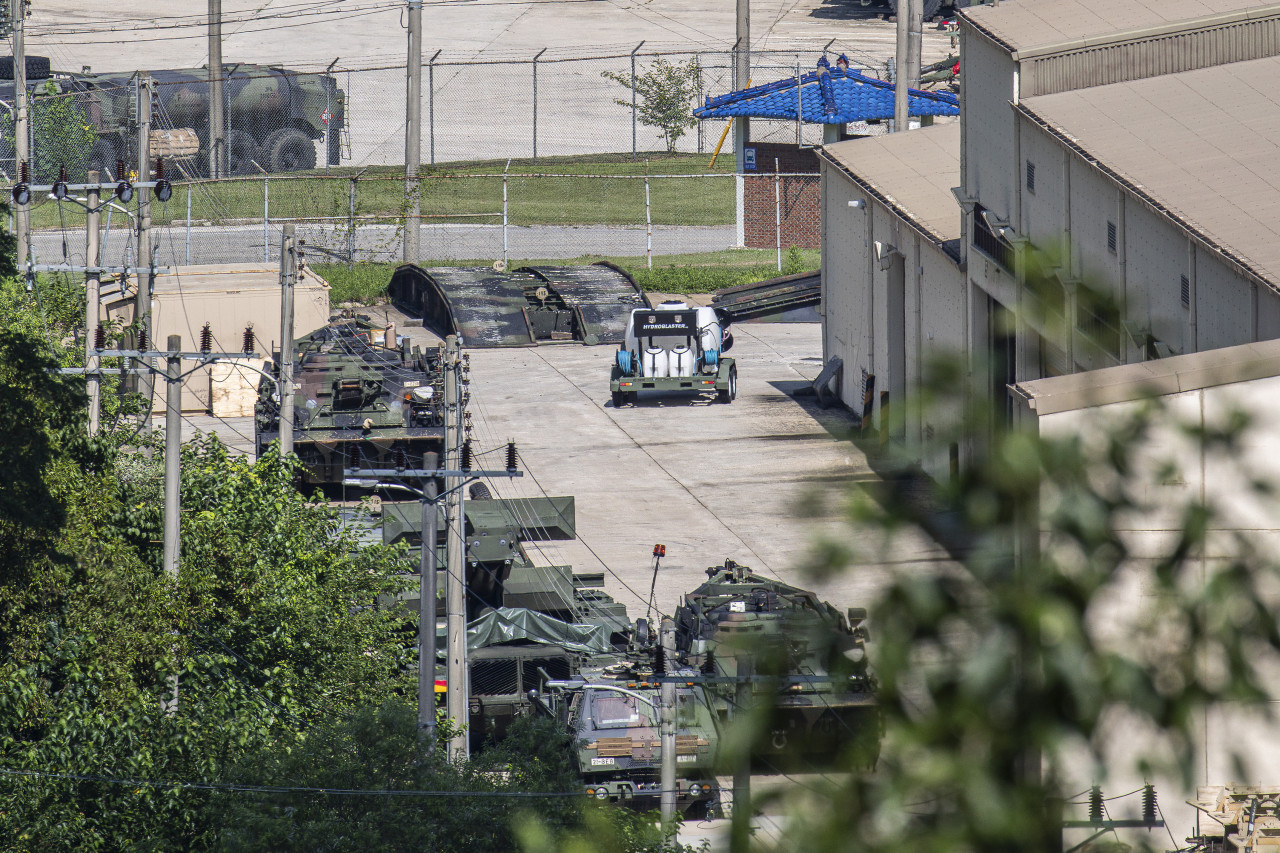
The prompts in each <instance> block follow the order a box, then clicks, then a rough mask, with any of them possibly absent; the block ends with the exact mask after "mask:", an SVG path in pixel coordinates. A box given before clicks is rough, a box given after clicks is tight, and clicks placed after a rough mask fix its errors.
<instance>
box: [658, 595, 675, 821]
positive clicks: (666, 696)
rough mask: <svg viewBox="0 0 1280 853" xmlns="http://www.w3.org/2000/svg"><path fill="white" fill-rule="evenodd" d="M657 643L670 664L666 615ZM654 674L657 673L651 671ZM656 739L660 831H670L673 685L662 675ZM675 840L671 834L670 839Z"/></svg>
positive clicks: (670, 628)
mask: <svg viewBox="0 0 1280 853" xmlns="http://www.w3.org/2000/svg"><path fill="white" fill-rule="evenodd" d="M658 643H659V645H661V646H662V657H663V660H664V661H666V662H667V666H668V671H667V672H665V673H662V675H664V676H665V675H669V673H670V666H671V665H672V664H673V663H674V662H675V659H676V649H675V625H674V623H673V622H672V621H671V620H670V619H669V618H667V617H665V616H664V617H663V618H662V621H661V622H660V623H659V628H658ZM655 674H657V673H655ZM658 695H659V709H658V714H659V720H658V723H659V726H660V728H659V739H660V742H661V746H662V772H661V780H662V793H661V795H660V797H659V800H658V802H659V805H660V806H661V814H662V828H663V831H664V832H671V833H674V832H675V830H676V684H675V682H674V681H672V680H671V679H670V678H663V680H662V686H661V687H660V688H659V694H658ZM671 840H672V841H675V837H674V834H673V835H672V838H671Z"/></svg>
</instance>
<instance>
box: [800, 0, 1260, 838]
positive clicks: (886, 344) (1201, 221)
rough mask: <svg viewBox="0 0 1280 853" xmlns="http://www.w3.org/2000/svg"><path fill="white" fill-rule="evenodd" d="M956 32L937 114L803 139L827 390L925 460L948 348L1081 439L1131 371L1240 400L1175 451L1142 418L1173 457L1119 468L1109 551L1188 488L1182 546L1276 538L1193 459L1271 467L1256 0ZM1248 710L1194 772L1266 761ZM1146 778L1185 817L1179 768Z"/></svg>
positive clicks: (1193, 407)
mask: <svg viewBox="0 0 1280 853" xmlns="http://www.w3.org/2000/svg"><path fill="white" fill-rule="evenodd" d="M960 45H961V81H962V93H961V118H960V125H959V126H958V127H936V128H930V129H924V130H920V131H910V132H907V133H900V134H894V135H891V136H889V137H882V138H877V139H866V140H852V141H848V142H842V143H838V144H832V145H827V146H825V147H824V148H823V149H822V152H821V160H822V181H823V187H822V195H823V206H824V210H823V213H824V216H823V224H824V232H823V269H822V287H823V312H824V317H823V322H824V331H823V345H824V357H825V359H827V360H828V361H830V360H832V359H834V358H839V359H840V360H841V362H842V364H843V376H842V379H841V380H840V382H839V387H838V388H837V389H836V390H837V392H838V393H839V395H840V397H841V399H842V400H843V402H844V403H845V404H846V405H848V406H849V407H850V408H851V409H853V410H854V411H855V412H859V413H862V414H863V415H864V429H877V430H879V431H880V433H881V435H882V436H883V437H884V438H886V440H889V441H892V442H894V443H895V444H896V445H897V446H898V447H899V448H900V449H903V450H905V451H906V455H907V456H908V458H913V459H914V460H916V461H918V462H919V463H920V464H921V465H922V466H923V467H924V469H925V470H926V471H927V472H929V473H930V474H931V475H932V476H934V477H935V478H938V479H944V478H946V477H947V476H948V475H949V472H950V465H951V464H952V463H953V460H954V459H955V458H956V457H958V456H963V455H964V454H967V453H971V452H974V451H980V450H981V448H980V447H975V446H968V447H963V446H958V445H951V446H942V447H938V446H935V445H936V444H937V442H935V441H934V440H933V439H934V435H935V433H937V434H939V435H941V431H942V429H943V428H945V427H947V426H948V424H947V423H946V420H947V419H948V418H949V417H952V416H953V414H954V413H951V412H949V411H942V412H939V411H937V410H932V411H925V410H922V409H912V408H909V407H908V405H906V402H907V401H909V400H910V399H911V398H912V397H913V396H915V392H917V391H920V390H922V385H923V378H924V375H925V373H924V371H925V366H926V365H927V364H928V363H929V361H930V358H931V356H934V355H947V354H950V356H951V357H952V358H953V359H960V364H961V365H962V366H967V368H968V373H969V376H970V379H971V380H972V387H973V388H974V389H976V390H975V392H974V393H975V394H976V395H978V397H979V399H977V400H976V401H975V402H977V403H978V404H980V406H982V407H983V408H984V410H986V411H990V412H994V413H997V417H1003V418H1007V419H1008V420H1010V421H1015V420H1016V421H1018V422H1019V423H1025V424H1028V425H1030V426H1032V427H1034V428H1036V429H1038V430H1039V431H1040V432H1041V433H1042V434H1046V435H1072V436H1076V435H1078V436H1081V437H1083V438H1085V439H1086V440H1088V438H1089V437H1090V436H1094V437H1096V436H1097V435H1099V434H1100V427H1101V426H1102V425H1105V424H1106V423H1108V422H1110V421H1111V419H1113V418H1117V417H1123V416H1124V414H1125V413H1126V412H1129V411H1132V410H1133V409H1134V408H1135V407H1138V406H1141V405H1144V404H1145V401H1146V399H1147V398H1148V397H1149V395H1151V394H1153V393H1154V394H1155V395H1156V396H1157V397H1160V398H1162V399H1163V401H1164V403H1165V404H1166V405H1167V407H1168V408H1167V411H1169V412H1172V413H1175V414H1181V415H1183V416H1185V417H1186V418H1187V419H1188V420H1189V421H1190V422H1191V423H1197V422H1198V423H1200V424H1201V425H1205V426H1211V425H1213V424H1215V423H1221V422H1223V418H1224V417H1225V414H1226V413H1227V412H1228V411H1229V410H1230V409H1231V408H1232V407H1236V408H1239V409H1243V410H1245V411H1247V412H1250V413H1251V414H1252V415H1253V416H1254V419H1255V424H1259V425H1261V428H1260V429H1255V430H1254V431H1253V433H1251V434H1249V436H1248V442H1249V443H1248V444H1247V445H1246V446H1245V447H1244V448H1243V449H1242V451H1241V452H1240V454H1239V455H1238V458H1237V457H1232V458H1229V459H1226V460H1212V459H1208V458H1207V457H1206V456H1205V455H1203V454H1198V453H1193V452H1192V449H1191V448H1190V446H1189V445H1187V444H1186V442H1185V435H1182V436H1181V437H1179V434H1178V433H1177V430H1176V429H1175V428H1174V427H1172V426H1170V427H1169V428H1168V429H1166V428H1165V426H1164V425H1157V428H1156V429H1154V430H1153V432H1152V434H1151V435H1148V436H1146V438H1145V441H1146V442H1147V445H1144V446H1143V452H1144V453H1145V454H1146V455H1145V456H1144V458H1145V459H1149V460H1155V459H1159V458H1165V457H1172V458H1175V459H1177V461H1178V462H1179V463H1180V466H1181V467H1182V469H1183V472H1182V479H1178V480H1176V481H1175V480H1161V479H1160V478H1159V477H1157V476H1156V474H1157V467H1156V464H1155V462H1151V464H1150V468H1149V470H1144V471H1139V472H1135V473H1134V474H1133V476H1134V477H1135V479H1136V480H1139V481H1141V483H1143V484H1145V486H1146V487H1148V491H1147V494H1148V495H1149V497H1150V499H1151V501H1152V504H1153V506H1154V507H1155V509H1154V510H1152V512H1150V513H1149V514H1148V515H1146V516H1145V517H1141V518H1133V519H1129V520H1128V524H1129V526H1130V527H1131V529H1126V531H1125V536H1126V543H1127V544H1128V543H1131V545H1132V547H1131V549H1130V555H1129V558H1128V560H1129V561H1130V562H1132V563H1133V564H1134V565H1135V566H1141V565H1142V563H1143V561H1144V560H1146V559H1148V558H1149V557H1150V556H1151V555H1154V554H1157V553H1158V552H1159V549H1160V548H1161V547H1163V545H1162V543H1167V542H1168V540H1169V537H1170V536H1171V535H1172V533H1173V526H1172V525H1173V521H1171V518H1170V515H1171V513H1169V512H1163V513H1162V512H1161V510H1160V507H1161V506H1164V505H1165V502H1168V504H1167V505H1168V506H1172V505H1173V504H1174V502H1176V501H1177V500H1178V499H1179V497H1183V498H1185V497H1186V496H1187V495H1188V494H1191V493H1192V492H1194V491H1195V490H1199V491H1198V492H1196V493H1197V494H1199V495H1203V496H1205V497H1209V498H1215V497H1216V498H1218V499H1219V500H1220V503H1222V504H1223V505H1224V506H1223V507H1222V509H1223V510H1224V516H1223V517H1222V524H1221V529H1215V530H1214V531H1211V532H1210V536H1209V545H1207V546H1206V548H1205V554H1204V555H1203V560H1204V561H1205V563H1206V564H1208V563H1210V562H1213V561H1216V560H1225V559H1227V558H1228V557H1229V554H1228V553H1227V551H1224V550H1221V548H1220V547H1219V546H1220V545H1222V543H1225V542H1227V541H1228V540H1229V539H1230V537H1232V536H1234V535H1236V534H1240V533H1248V534H1249V535H1251V536H1254V537H1256V538H1257V539H1259V540H1260V541H1262V542H1263V543H1274V542H1275V541H1277V540H1280V522H1277V521H1276V517H1277V513H1276V512H1273V511H1270V510H1268V511H1265V512H1264V511H1262V510H1261V507H1262V506H1263V504H1262V502H1261V501H1260V500H1259V499H1257V498H1256V496H1254V497H1252V498H1251V497H1249V496H1248V494H1247V489H1244V488H1242V485H1241V483H1242V481H1241V480H1240V478H1239V476H1238V475H1236V476H1234V479H1233V475H1232V474H1231V473H1230V472H1228V470H1227V468H1228V467H1229V466H1227V465H1225V464H1217V463H1218V462H1230V463H1233V464H1234V465H1235V466H1236V467H1237V468H1240V467H1243V468H1244V469H1245V470H1246V471H1252V473H1254V474H1256V475H1257V476H1259V477H1263V476H1267V475H1271V476H1274V477H1276V478H1277V479H1280V469H1278V468H1277V467H1276V463H1275V460H1277V459H1280V433H1277V432H1276V430H1275V423H1276V412H1275V409H1276V399H1277V397H1276V394H1277V390H1278V389H1280V385H1278V384H1277V383H1278V382H1280V380H1278V379H1277V377H1280V340H1277V339H1280V168H1277V164H1280V150H1278V148H1280V142H1278V140H1280V3H1272V4H1261V3H1249V2H1247V0H1000V2H999V3H998V4H997V5H994V6H980V7H972V8H968V9H965V10H963V11H962V13H961V20H960ZM984 398H985V399H984ZM980 440H981V439H970V441H975V442H976V441H980ZM1143 477H1146V478H1148V479H1149V481H1150V482H1148V481H1147V480H1142V479H1141V478H1143ZM1033 538H1034V537H1033ZM1223 547H1225V546H1223ZM1269 551H1270V552H1274V547H1273V546H1269ZM1146 595H1147V592H1145V591H1144V590H1143V589H1141V588H1139V587H1138V586H1136V585H1133V586H1130V587H1123V585H1121V588H1119V589H1117V590H1116V591H1115V593H1114V595H1113V596H1110V597H1109V598H1108V600H1107V602H1106V606H1107V607H1108V608H1110V610H1111V611H1114V612H1113V614H1112V615H1114V616H1116V617H1117V618H1120V619H1122V618H1124V617H1125V616H1126V615H1128V616H1130V617H1131V616H1132V614H1133V613H1135V612H1138V611H1139V610H1140V606H1141V604H1142V603H1143V601H1144V600H1145V596H1146ZM1256 710H1257V709H1256V708H1253V707H1251V708H1248V709H1245V708H1243V707H1242V706H1234V705H1232V706H1225V707H1217V708H1214V709H1213V710H1212V711H1211V712H1210V713H1209V714H1207V715H1206V717H1205V719H1204V720H1203V721H1202V726H1201V727H1200V728H1201V734H1200V736H1198V737H1197V739H1196V743H1195V749H1196V751H1197V753H1198V755H1199V766H1197V768H1196V776H1197V783H1198V784H1200V785H1217V784H1226V783H1230V782H1247V783H1250V784H1259V783H1262V784H1267V785H1273V784H1277V783H1278V782H1280V779H1278V778H1277V777H1278V772H1280V770H1278V768H1280V764H1278V763H1277V762H1278V761H1280V747H1277V744H1280V732H1277V730H1276V727H1275V725H1274V723H1271V722H1268V721H1266V720H1264V719H1262V718H1261V716H1260V715H1258V714H1256V713H1255V712H1256ZM1110 733H1111V736H1112V737H1111V740H1110V741H1109V742H1108V744H1107V750H1108V754H1109V755H1110V756H1114V757H1116V758H1119V757H1121V756H1132V755H1133V754H1134V753H1135V752H1137V753H1141V751H1142V750H1144V749H1147V750H1149V749H1151V748H1152V745H1153V743H1154V741H1152V740H1151V739H1150V738H1149V737H1148V735H1149V733H1145V732H1141V731H1133V730H1130V729H1128V728H1126V726H1125V724H1124V723H1123V721H1120V722H1119V723H1117V724H1116V725H1115V726H1114V727H1113V728H1112V729H1111V732H1110ZM1231 746H1236V747H1240V746H1246V751H1247V753H1248V755H1247V758H1248V762H1247V766H1246V767H1245V768H1243V769H1244V772H1245V773H1246V774H1248V778H1244V779H1238V778H1236V772H1237V768H1236V767H1234V766H1232V765H1231V764H1230V763H1229V762H1228V761H1226V760H1225V756H1226V754H1227V750H1228V748H1229V747H1231ZM1068 763H1069V762H1068ZM1060 769H1063V770H1064V772H1065V774H1066V777H1067V778H1071V779H1072V780H1073V781H1079V782H1080V783H1081V787H1088V785H1090V784H1092V782H1093V779H1092V778H1091V774H1092V773H1093V769H1092V768H1089V767H1083V766H1081V767H1066V768H1060ZM1144 781H1148V780H1144V779H1141V778H1138V779H1135V778H1128V777H1120V778H1117V777H1116V776H1115V775H1113V776H1112V777H1111V778H1109V779H1108V781H1107V785H1108V786H1109V789H1110V787H1111V786H1121V787H1115V790H1128V788H1127V787H1122V786H1125V785H1129V783H1133V784H1132V785H1129V787H1137V786H1140V785H1141V784H1142V783H1143V782H1144ZM1150 781H1155V782H1156V783H1157V785H1158V786H1159V787H1161V789H1162V791H1163V794H1162V797H1163V802H1164V803H1165V805H1164V810H1165V817H1166V818H1167V819H1168V820H1169V821H1170V827H1171V829H1172V832H1173V833H1174V834H1175V835H1178V833H1184V834H1185V830H1186V829H1188V828H1190V827H1191V826H1192V824H1193V822H1194V820H1195V810H1194V809H1193V808H1192V807H1191V806H1188V805H1185V804H1183V803H1181V802H1179V801H1180V800H1182V799H1193V798H1195V791H1194V790H1190V791H1183V790H1181V789H1182V785H1181V784H1180V782H1179V781H1178V780H1169V779H1157V780H1150ZM1116 816H1117V817H1121V816H1124V817H1131V816H1133V815H1121V814H1117V815H1116ZM1178 837H1179V838H1180V837H1181V835H1178ZM1074 840H1076V841H1078V840H1080V839H1079V838H1075V839H1074ZM1151 840H1152V841H1155V839H1154V837H1153V838H1152V839H1151ZM1155 843H1158V841H1156V842H1155Z"/></svg>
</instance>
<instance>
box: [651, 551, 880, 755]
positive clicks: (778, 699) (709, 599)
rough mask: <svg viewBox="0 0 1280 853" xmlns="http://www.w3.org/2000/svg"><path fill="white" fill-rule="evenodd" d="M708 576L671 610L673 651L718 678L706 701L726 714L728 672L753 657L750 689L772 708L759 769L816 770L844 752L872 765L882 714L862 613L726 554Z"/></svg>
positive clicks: (758, 751)
mask: <svg viewBox="0 0 1280 853" xmlns="http://www.w3.org/2000/svg"><path fill="white" fill-rule="evenodd" d="M707 577H708V579H707V582H706V583H704V584H702V585H701V586H699V587H698V588H697V589H695V590H694V591H693V592H690V593H687V594H686V595H685V596H684V599H683V601H682V602H681V605H680V607H679V608H677V610H676V614H675V622H676V649H677V652H678V654H679V655H680V661H681V662H682V663H683V664H685V665H687V666H689V667H692V668H694V669H697V670H699V671H701V672H706V673H710V674H712V675H714V676H717V677H719V678H721V679H724V680H721V681H716V682H713V686H712V703H713V705H714V706H715V707H716V709H717V712H718V713H720V714H722V715H723V716H724V717H725V718H731V717H732V716H733V713H732V709H733V708H734V707H736V701H737V700H736V699H735V697H734V695H733V692H732V691H735V690H736V685H735V684H734V683H733V682H732V679H733V678H734V677H736V676H737V675H738V674H739V673H740V671H741V669H740V668H741V667H742V666H743V665H744V664H745V663H747V662H749V663H750V666H751V675H752V676H754V677H755V680H754V681H753V691H754V693H755V695H756V697H757V699H758V700H759V701H762V702H764V703H766V704H767V706H768V707H769V708H771V716H770V720H769V725H768V727H767V730H766V731H764V732H763V733H762V736H761V739H760V740H759V741H758V742H757V743H756V744H754V746H753V749H752V754H753V756H754V757H755V758H756V759H757V760H758V762H759V763H760V764H761V765H762V767H763V768H764V769H765V770H769V769H773V770H775V771H776V770H778V769H783V770H787V769H812V768H814V767H818V768H821V767H822V766H824V765H825V764H826V763H828V762H831V761H834V760H835V759H837V757H839V756H840V754H841V752H842V751H847V750H853V751H856V758H857V759H858V760H859V761H860V763H862V764H864V765H866V766H874V764H875V761H876V758H877V757H878V755H879V747H880V722H879V721H880V716H879V712H878V710H877V708H876V699H875V680H874V678H873V677H872V674H871V672H870V670H869V668H868V662H867V654H866V642H867V639H868V633H867V629H866V626H865V620H866V611H865V610H862V609H861V608H850V609H849V610H848V611H847V612H846V613H841V612H840V611H838V610H836V609H835V608H834V607H832V606H831V605H830V604H828V603H826V602H824V601H822V600H820V599H819V598H818V597H817V595H815V594H814V593H812V592H810V591H808V590H803V589H799V588H797V587H794V586H791V585H789V584H785V583H782V582H781V581H778V580H774V579H772V578H766V577H763V576H761V575H758V574H756V573H754V572H752V571H751V570H750V569H749V568H747V567H746V566H742V565H739V564H738V563H735V562H734V561H733V560H725V562H724V564H723V565H720V566H712V567H710V568H708V569H707ZM787 765H792V767H788V766H787Z"/></svg>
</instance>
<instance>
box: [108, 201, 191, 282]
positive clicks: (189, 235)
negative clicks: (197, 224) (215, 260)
mask: <svg viewBox="0 0 1280 853" xmlns="http://www.w3.org/2000/svg"><path fill="white" fill-rule="evenodd" d="M108 212H109V211H108ZM187 266H191V184H187Z"/></svg>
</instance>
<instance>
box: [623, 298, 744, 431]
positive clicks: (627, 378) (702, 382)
mask: <svg viewBox="0 0 1280 853" xmlns="http://www.w3.org/2000/svg"><path fill="white" fill-rule="evenodd" d="M731 346H733V335H731V334H730V333H729V321H728V319H727V318H726V317H725V316H724V314H723V313H722V312H719V311H717V310H716V309H715V308H708V307H705V306H704V307H690V306H689V305H688V304H686V303H684V302H678V301H668V302H663V303H661V304H660V305H658V307H657V308H637V309H635V310H634V311H632V312H631V317H630V318H629V319H628V321H627V331H626V335H625V336H624V338H623V341H622V344H621V346H620V347H619V348H618V352H617V354H616V355H615V357H614V364H613V374H612V376H611V377H610V380H609V391H610V396H611V399H612V402H613V406H614V408H621V407H622V406H624V405H626V404H627V403H635V402H636V400H637V398H638V397H639V392H640V391H642V390H652V391H668V392H670V391H683V392H689V393H694V394H711V393H714V394H715V395H716V399H718V400H719V401H720V402H721V403H731V402H733V400H734V398H735V397H736V396H737V395H738V368H737V365H736V364H735V363H734V360H733V359H732V358H726V357H724V353H725V352H726V351H727V350H728V349H729V348H730V347H731Z"/></svg>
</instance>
